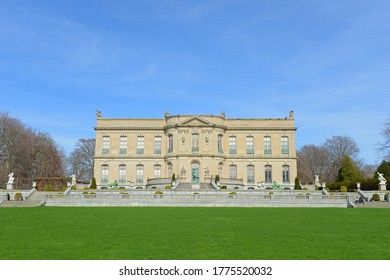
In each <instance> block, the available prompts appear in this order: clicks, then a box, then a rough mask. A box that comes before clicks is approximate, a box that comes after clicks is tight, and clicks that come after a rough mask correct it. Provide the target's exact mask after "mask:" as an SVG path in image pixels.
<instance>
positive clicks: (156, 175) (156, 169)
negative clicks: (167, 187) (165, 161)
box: [154, 164, 161, 178]
mask: <svg viewBox="0 0 390 280" xmlns="http://www.w3.org/2000/svg"><path fill="white" fill-rule="evenodd" d="M154 178H161V165H159V164H156V165H155V166H154Z"/></svg>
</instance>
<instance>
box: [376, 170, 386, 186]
mask: <svg viewBox="0 0 390 280" xmlns="http://www.w3.org/2000/svg"><path fill="white" fill-rule="evenodd" d="M377 173H378V179H379V183H380V184H381V183H382V184H385V183H386V182H387V181H386V179H385V177H384V176H383V173H379V172H377Z"/></svg>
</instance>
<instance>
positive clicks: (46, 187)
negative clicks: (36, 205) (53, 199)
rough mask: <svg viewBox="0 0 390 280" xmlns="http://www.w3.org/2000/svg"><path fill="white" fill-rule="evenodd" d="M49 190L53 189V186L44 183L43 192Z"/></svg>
mask: <svg viewBox="0 0 390 280" xmlns="http://www.w3.org/2000/svg"><path fill="white" fill-rule="evenodd" d="M51 191H54V188H53V186H51V185H46V186H45V192H51Z"/></svg>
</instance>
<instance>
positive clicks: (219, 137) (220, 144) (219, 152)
mask: <svg viewBox="0 0 390 280" xmlns="http://www.w3.org/2000/svg"><path fill="white" fill-rule="evenodd" d="M222 137H223V136H222V135H221V134H220V135H218V154H223V146H222V139H223V138H222Z"/></svg>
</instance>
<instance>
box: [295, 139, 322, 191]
mask: <svg viewBox="0 0 390 280" xmlns="http://www.w3.org/2000/svg"><path fill="white" fill-rule="evenodd" d="M297 157H298V162H297V164H298V177H299V178H300V180H301V182H303V183H310V182H313V181H314V178H315V175H318V176H319V178H320V179H321V180H324V181H327V180H328V179H329V178H328V176H329V174H328V173H329V159H328V154H327V153H326V150H325V149H324V148H323V147H321V146H315V145H305V146H303V147H302V148H301V149H300V150H298V151H297Z"/></svg>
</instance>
